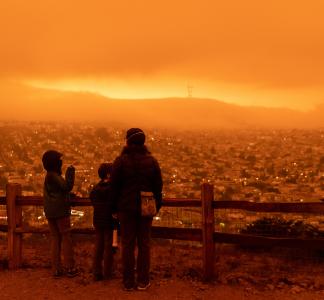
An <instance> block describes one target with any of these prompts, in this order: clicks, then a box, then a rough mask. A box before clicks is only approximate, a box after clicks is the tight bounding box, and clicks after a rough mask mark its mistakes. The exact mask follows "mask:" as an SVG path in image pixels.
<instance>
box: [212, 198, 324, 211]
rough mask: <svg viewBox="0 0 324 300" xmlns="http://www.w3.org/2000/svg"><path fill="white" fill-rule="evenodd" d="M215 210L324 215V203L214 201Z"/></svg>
mask: <svg viewBox="0 0 324 300" xmlns="http://www.w3.org/2000/svg"><path fill="white" fill-rule="evenodd" d="M213 207H214V209H240V210H247V211H253V212H281V213H313V214H324V202H302V203H300V202H298V203H297V202H287V203H286V202H285V203H277V202H274V203H272V202H271V203H258V202H250V201H214V203H213Z"/></svg>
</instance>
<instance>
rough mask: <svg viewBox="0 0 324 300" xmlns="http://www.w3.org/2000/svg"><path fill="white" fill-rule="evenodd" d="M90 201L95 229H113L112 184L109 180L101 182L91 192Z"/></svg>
mask: <svg viewBox="0 0 324 300" xmlns="http://www.w3.org/2000/svg"><path fill="white" fill-rule="evenodd" d="M90 200H91V203H92V205H93V225H94V227H112V224H113V219H112V213H113V212H114V208H113V199H112V193H111V184H110V182H109V181H108V180H101V181H100V182H99V183H98V184H96V185H95V186H94V187H93V189H92V191H91V192H90Z"/></svg>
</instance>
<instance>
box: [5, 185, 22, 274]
mask: <svg viewBox="0 0 324 300" xmlns="http://www.w3.org/2000/svg"><path fill="white" fill-rule="evenodd" d="M21 190H22V189H21V185H20V184H16V183H8V184H7V186H6V198H7V217H8V261H9V269H17V268H19V266H20V265H21V250H22V249H21V247H22V235H21V234H19V233H16V232H15V231H16V228H17V227H20V226H21V225H22V209H21V206H17V205H16V197H17V196H21Z"/></svg>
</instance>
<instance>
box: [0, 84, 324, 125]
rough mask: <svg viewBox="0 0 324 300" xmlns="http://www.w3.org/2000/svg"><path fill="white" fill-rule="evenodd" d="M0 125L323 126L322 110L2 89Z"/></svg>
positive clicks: (13, 86)
mask: <svg viewBox="0 0 324 300" xmlns="http://www.w3.org/2000/svg"><path fill="white" fill-rule="evenodd" d="M0 110H1V119H5V120H12V119H14V120H41V121H44V120H49V121H98V122H119V123H123V124H125V125H126V126H145V127H165V128H177V129H199V130H200V129H217V128H242V127H243V128H253V127H269V128H287V127H288V128H312V127H319V126H324V120H323V118H322V115H323V110H324V109H323V106H322V107H320V106H319V107H318V108H317V109H316V110H314V111H311V112H307V113H306V112H300V111H295V110H291V109H287V108H264V107H245V106H238V105H234V104H228V103H224V102H221V101H218V100H213V99H198V98H190V99H188V98H166V99H145V100H140V99H138V100H127V99H123V100H120V99H118V100H117V99H109V98H105V97H103V96H100V95H97V94H91V93H84V92H64V91H55V90H47V89H37V88H32V87H27V86H22V85H17V84H8V85H6V86H4V85H3V86H1V87H0Z"/></svg>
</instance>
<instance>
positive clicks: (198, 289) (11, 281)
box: [0, 269, 324, 300]
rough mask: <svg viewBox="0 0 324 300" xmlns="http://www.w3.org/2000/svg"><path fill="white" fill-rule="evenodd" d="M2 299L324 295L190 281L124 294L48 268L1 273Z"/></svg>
mask: <svg viewBox="0 0 324 300" xmlns="http://www.w3.org/2000/svg"><path fill="white" fill-rule="evenodd" d="M0 297H1V299H3V300H6V299H26V300H27V299H47V300H50V299H55V300H58V299H78V300H83V299H106V298H109V299H112V300H113V299H136V300H137V299H138V300H139V299H141V300H144V299H196V300H198V299H220V300H221V299H231V300H245V299H249V300H260V299H272V300H276V299H280V300H297V299H303V300H306V299H309V300H323V299H324V292H323V291H317V292H309V291H305V292H301V293H299V294H295V293H293V292H292V291H287V290H286V291H258V290H256V289H253V288H243V287H240V286H236V287H233V286H228V285H221V284H202V283H199V282H194V283H193V282H191V281H188V280H179V279H167V280H162V281H161V280H158V281H153V282H152V286H151V287H150V289H149V290H148V291H145V292H142V291H141V292H140V291H133V292H124V291H123V290H122V288H121V283H120V278H115V279H112V280H110V281H103V282H91V281H87V280H84V278H83V277H82V275H81V276H79V277H76V278H73V279H70V278H60V279H54V278H52V277H51V275H50V272H49V270H48V269H25V270H19V271H1V272H0Z"/></svg>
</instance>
